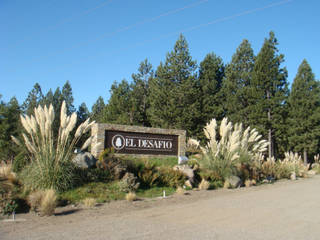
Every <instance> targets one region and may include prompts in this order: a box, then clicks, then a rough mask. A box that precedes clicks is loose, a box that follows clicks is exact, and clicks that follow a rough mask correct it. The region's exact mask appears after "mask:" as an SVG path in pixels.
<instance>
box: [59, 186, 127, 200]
mask: <svg viewBox="0 0 320 240" xmlns="http://www.w3.org/2000/svg"><path fill="white" fill-rule="evenodd" d="M124 196H125V193H124V192H121V191H120V188H119V184H118V181H115V182H108V183H103V182H92V183H88V184H85V185H83V186H80V187H77V188H74V189H71V190H68V191H65V192H63V193H61V194H60V196H59V199H60V200H61V201H62V200H66V201H68V202H69V203H78V202H81V201H82V200H83V199H85V198H89V197H90V198H95V199H97V202H109V201H111V200H118V199H124Z"/></svg>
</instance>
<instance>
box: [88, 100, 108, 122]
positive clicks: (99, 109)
mask: <svg viewBox="0 0 320 240" xmlns="http://www.w3.org/2000/svg"><path fill="white" fill-rule="evenodd" d="M104 108H105V104H104V101H103V98H102V97H101V96H99V97H98V99H97V101H96V102H95V103H94V104H93V106H92V108H91V114H90V116H91V119H92V120H95V121H96V122H102V120H103V111H104Z"/></svg>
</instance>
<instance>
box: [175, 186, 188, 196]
mask: <svg viewBox="0 0 320 240" xmlns="http://www.w3.org/2000/svg"><path fill="white" fill-rule="evenodd" d="M176 193H177V194H178V195H184V194H185V193H186V191H185V190H184V189H183V188H182V187H177V190H176Z"/></svg>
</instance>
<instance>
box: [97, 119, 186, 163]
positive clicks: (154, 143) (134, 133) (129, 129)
mask: <svg viewBox="0 0 320 240" xmlns="http://www.w3.org/2000/svg"><path fill="white" fill-rule="evenodd" d="M91 135H92V136H93V139H92V143H91V146H92V148H91V153H92V155H93V156H95V157H96V158H97V157H99V155H100V153H101V152H102V151H103V150H104V149H106V148H114V150H115V153H116V154H123V155H129V154H130V155H133V156H136V157H152V156H159V157H160V156H177V157H178V156H185V149H186V131H185V130H178V129H163V128H150V127H141V126H128V125H118V124H109V123H95V124H94V125H93V126H92V128H91ZM95 146H97V147H95Z"/></svg>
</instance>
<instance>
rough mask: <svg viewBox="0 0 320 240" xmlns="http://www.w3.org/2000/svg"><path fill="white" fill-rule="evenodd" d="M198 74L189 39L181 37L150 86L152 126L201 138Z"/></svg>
mask: <svg viewBox="0 0 320 240" xmlns="http://www.w3.org/2000/svg"><path fill="white" fill-rule="evenodd" d="M195 70H196V62H195V61H193V60H192V57H191V55H190V53H189V47H188V44H187V41H186V39H185V38H184V36H183V35H180V37H179V39H178V40H177V42H176V43H175V45H174V49H173V51H171V52H170V53H168V54H167V57H166V61H165V63H160V66H159V67H158V68H157V71H156V76H155V78H153V80H152V81H151V82H150V108H149V112H148V114H149V117H150V121H151V124H152V126H157V127H164V128H180V129H186V130H187V131H188V134H189V135H196V134H197V125H198V123H199V120H200V102H199V94H200V89H199V88H200V86H199V82H198V79H197V78H196V73H195Z"/></svg>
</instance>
